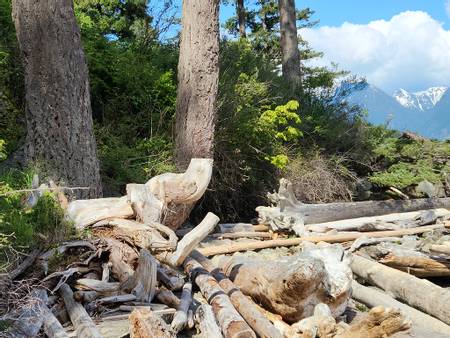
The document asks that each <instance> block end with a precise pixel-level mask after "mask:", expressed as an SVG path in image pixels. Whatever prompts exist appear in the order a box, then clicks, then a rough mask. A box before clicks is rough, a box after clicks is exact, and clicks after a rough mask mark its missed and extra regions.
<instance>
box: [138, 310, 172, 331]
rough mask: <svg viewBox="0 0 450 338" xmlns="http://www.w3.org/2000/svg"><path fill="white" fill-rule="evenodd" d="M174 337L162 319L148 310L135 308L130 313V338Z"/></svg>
mask: <svg viewBox="0 0 450 338" xmlns="http://www.w3.org/2000/svg"><path fill="white" fill-rule="evenodd" d="M155 337H158V338H175V337H176V334H175V333H174V332H172V330H171V328H170V326H168V325H167V324H166V323H165V322H164V320H163V319H162V318H161V317H160V316H158V315H156V314H154V313H153V312H152V311H150V310H146V309H137V310H134V311H133V312H132V313H131V315H130V338H155Z"/></svg>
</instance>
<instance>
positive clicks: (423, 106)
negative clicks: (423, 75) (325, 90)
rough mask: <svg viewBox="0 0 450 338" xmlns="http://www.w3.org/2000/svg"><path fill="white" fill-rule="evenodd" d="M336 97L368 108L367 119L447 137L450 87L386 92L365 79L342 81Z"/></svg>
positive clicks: (449, 122) (428, 134) (401, 128)
mask: <svg viewBox="0 0 450 338" xmlns="http://www.w3.org/2000/svg"><path fill="white" fill-rule="evenodd" d="M335 95H336V99H339V100H344V101H346V102H348V103H350V104H357V105H360V106H361V107H363V108H365V109H367V111H368V120H369V121H370V122H371V123H374V124H386V123H389V126H390V127H391V128H394V129H399V130H402V131H406V130H408V131H412V132H416V133H418V134H420V135H423V136H425V137H429V138H437V139H447V138H450V90H448V88H447V87H432V88H429V89H427V90H424V91H420V92H415V93H411V92H408V91H406V90H404V89H399V90H397V91H396V92H395V93H394V94H393V95H389V94H387V93H386V92H384V91H383V90H381V89H380V88H378V87H376V86H374V85H371V84H368V83H366V82H353V81H344V82H342V83H341V84H340V85H339V86H338V87H337V89H336V94H335Z"/></svg>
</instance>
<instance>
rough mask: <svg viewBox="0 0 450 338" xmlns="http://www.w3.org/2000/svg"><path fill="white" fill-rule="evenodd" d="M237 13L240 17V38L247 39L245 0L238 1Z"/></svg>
mask: <svg viewBox="0 0 450 338" xmlns="http://www.w3.org/2000/svg"><path fill="white" fill-rule="evenodd" d="M236 12H237V17H238V26H239V36H240V37H241V38H245V36H246V34H245V7H244V0H236Z"/></svg>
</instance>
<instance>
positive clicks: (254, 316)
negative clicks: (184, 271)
mask: <svg viewBox="0 0 450 338" xmlns="http://www.w3.org/2000/svg"><path fill="white" fill-rule="evenodd" d="M191 257H192V258H194V259H195V260H196V261H197V262H199V263H200V264H201V265H202V266H203V268H205V269H206V270H207V271H208V272H209V273H210V274H211V275H212V276H213V277H214V278H215V279H216V280H217V281H218V282H219V286H220V287H221V288H222V289H223V290H224V291H225V292H226V293H227V295H228V297H230V300H231V303H232V304H233V305H234V307H235V308H236V310H238V312H239V313H240V314H241V316H242V317H243V318H244V319H245V320H246V321H247V323H248V324H249V325H250V327H251V328H252V329H253V330H254V331H255V332H256V333H257V334H258V335H259V336H260V337H267V338H282V335H281V334H280V332H279V331H278V330H277V329H276V328H275V327H274V326H273V325H272V324H271V323H270V321H269V320H268V319H267V318H266V317H265V316H264V315H262V314H261V312H260V311H259V310H258V309H257V306H256V304H255V303H254V302H252V301H251V300H250V299H249V298H247V297H246V296H245V295H244V294H243V293H242V292H241V291H240V290H239V288H238V287H236V286H235V285H234V284H233V282H232V281H231V280H230V279H228V278H227V277H226V276H225V274H224V273H223V272H222V271H221V269H219V268H217V267H216V266H215V265H214V264H213V263H212V262H211V261H210V260H209V259H208V258H206V257H205V256H203V255H202V254H201V253H199V252H198V251H196V250H194V251H193V252H192V253H191Z"/></svg>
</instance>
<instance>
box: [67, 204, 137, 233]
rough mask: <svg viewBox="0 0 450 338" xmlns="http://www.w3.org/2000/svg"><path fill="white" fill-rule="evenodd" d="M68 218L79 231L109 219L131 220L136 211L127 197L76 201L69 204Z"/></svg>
mask: <svg viewBox="0 0 450 338" xmlns="http://www.w3.org/2000/svg"><path fill="white" fill-rule="evenodd" d="M66 215H67V217H68V218H69V219H70V220H72V221H73V222H74V225H75V227H76V228H77V229H79V230H82V229H84V228H85V227H87V226H89V225H91V224H94V223H96V222H99V221H101V220H104V219H107V218H130V217H133V216H134V211H133V208H132V207H131V205H130V204H129V203H128V201H127V197H126V196H124V197H111V198H99V199H91V200H76V201H73V202H70V203H69V206H68V208H67V210H66Z"/></svg>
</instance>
